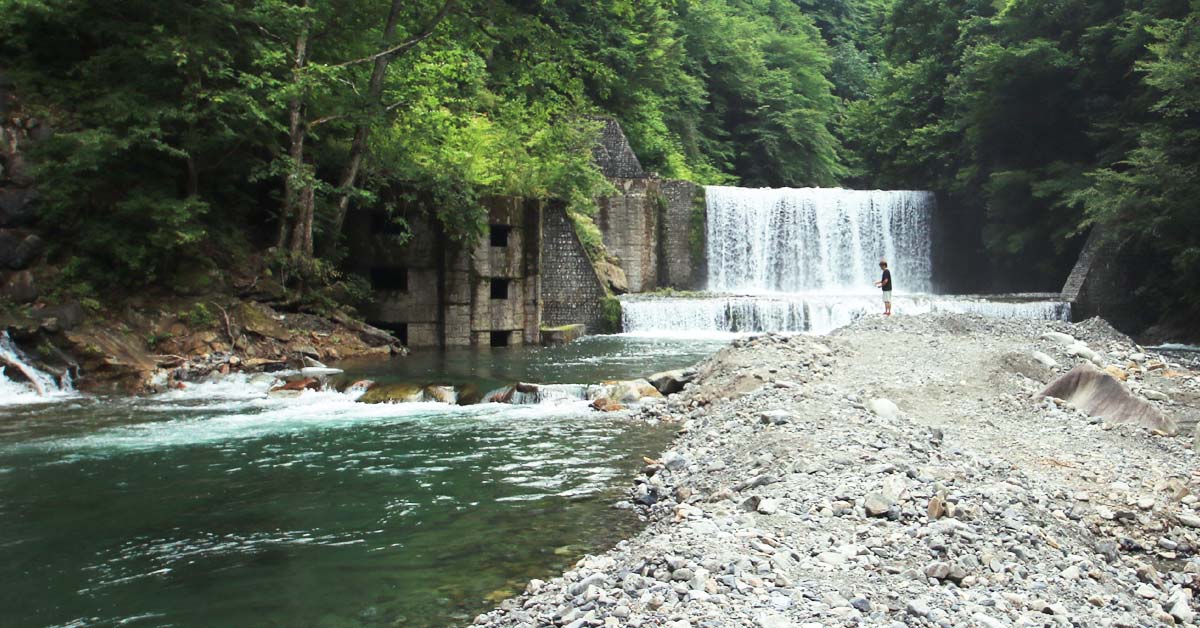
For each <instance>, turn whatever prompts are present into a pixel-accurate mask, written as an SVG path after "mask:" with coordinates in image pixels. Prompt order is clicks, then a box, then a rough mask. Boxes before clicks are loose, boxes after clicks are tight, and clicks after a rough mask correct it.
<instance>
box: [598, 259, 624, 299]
mask: <svg viewBox="0 0 1200 628" xmlns="http://www.w3.org/2000/svg"><path fill="white" fill-rule="evenodd" d="M596 274H597V275H599V276H600V280H601V281H603V282H604V284H605V285H606V286H608V289H609V290H610V291H612V293H613V294H625V293H626V292H629V279H628V278H626V277H625V271H624V270H622V269H621V267H620V266H617V265H616V264H611V263H609V262H606V261H604V260H600V261H598V262H596Z"/></svg>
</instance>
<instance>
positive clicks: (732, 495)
mask: <svg viewBox="0 0 1200 628" xmlns="http://www.w3.org/2000/svg"><path fill="white" fill-rule="evenodd" d="M1047 332H1057V333H1058V334H1067V335H1069V336H1071V337H1072V339H1074V340H1071V339H1066V338H1064V337H1063V336H1055V335H1054V334H1050V335H1046V333H1047ZM1076 341H1078V342H1076ZM1081 345H1082V346H1085V348H1087V349H1090V350H1091V351H1090V352H1089V351H1083V350H1080V349H1079V347H1080V346H1081ZM1088 359H1090V360H1091V361H1093V362H1097V363H1099V365H1100V366H1101V367H1109V369H1108V370H1109V371H1110V372H1112V373H1113V374H1114V375H1117V376H1118V377H1124V378H1125V379H1126V384H1127V385H1128V386H1129V388H1130V389H1132V390H1134V391H1135V392H1136V393H1137V394H1139V395H1141V396H1143V397H1144V398H1147V399H1149V400H1151V401H1152V403H1154V404H1156V405H1157V406H1159V407H1160V408H1161V409H1162V410H1163V411H1164V413H1165V414H1167V415H1168V416H1171V417H1173V418H1176V419H1177V420H1180V421H1181V422H1183V423H1184V424H1185V426H1184V427H1183V429H1182V433H1183V434H1186V437H1184V436H1176V437H1165V436H1157V435H1154V434H1151V433H1149V432H1148V431H1146V430H1145V429H1142V428H1139V427H1134V426H1128V425H1126V426H1113V425H1107V424H1105V422H1103V421H1101V420H1099V419H1096V418H1092V417H1088V416H1086V415H1084V414H1082V413H1080V412H1077V411H1075V410H1073V409H1071V408H1069V407H1062V406H1060V405H1058V404H1055V403H1054V402H1053V400H1037V399H1035V396H1036V393H1037V392H1038V391H1040V390H1041V389H1042V388H1043V387H1044V385H1045V384H1046V383H1047V382H1049V381H1051V380H1053V379H1054V378H1055V377H1057V376H1058V375H1060V374H1062V373H1065V372H1066V371H1067V370H1069V369H1070V368H1071V367H1073V366H1074V365H1075V363H1076V362H1079V361H1082V360H1088ZM1198 397H1200V376H1198V375H1197V373H1195V372H1193V371H1189V370H1187V369H1186V368H1184V367H1182V366H1179V365H1172V364H1168V363H1164V362H1163V361H1161V360H1160V359H1158V358H1157V357H1156V356H1154V355H1147V354H1146V353H1145V352H1144V351H1141V350H1140V348H1138V347H1137V346H1136V345H1133V344H1132V343H1131V342H1130V341H1129V339H1128V338H1125V337H1123V336H1121V335H1120V334H1118V333H1116V332H1114V331H1113V330H1112V329H1111V328H1109V327H1108V326H1107V325H1106V324H1104V323H1103V322H1102V321H1088V322H1085V323H1080V324H1077V325H1070V324H1065V323H1043V322H1030V321H997V320H989V319H982V318H977V317H970V316H949V315H944V316H929V317H911V318H910V317H894V318H892V319H884V318H882V317H872V318H866V319H863V320H860V321H859V322H858V323H856V324H855V325H853V326H851V327H849V328H846V329H843V330H840V331H838V332H837V333H835V334H834V335H832V336H831V337H779V336H763V337H758V338H753V339H745V340H741V341H738V342H736V343H735V344H734V345H733V346H731V347H729V348H728V349H725V350H723V351H722V352H720V353H719V354H717V355H716V356H714V357H713V358H712V359H710V360H708V361H707V362H705V363H703V364H702V365H701V366H700V378H699V380H698V381H697V382H696V383H695V384H691V385H689V386H688V387H687V388H686V389H685V390H684V392H682V393H680V394H678V395H675V396H673V397H671V398H670V400H669V401H668V402H667V403H666V404H661V405H657V406H651V407H648V408H645V409H643V410H642V414H643V415H644V416H646V417H647V418H650V419H662V420H676V421H679V422H680V436H679V438H678V439H677V441H676V442H675V444H674V446H673V448H672V449H671V450H670V451H668V452H665V453H664V454H663V455H662V456H660V457H659V458H658V459H657V460H654V461H649V464H648V465H647V467H646V469H645V471H644V474H643V475H642V476H640V477H638V478H637V479H636V483H635V486H634V488H633V489H632V491H631V495H630V497H631V501H632V502H634V503H636V504H637V505H636V507H637V508H639V509H640V510H641V512H642V514H643V515H644V516H645V518H646V519H647V520H648V522H649V523H648V526H647V528H646V529H645V530H644V531H643V532H642V533H641V534H639V535H638V536H636V537H634V538H632V539H629V540H626V541H623V542H621V543H620V544H618V545H617V547H615V548H614V549H613V550H612V551H610V552H608V553H607V554H604V555H601V556H592V557H587V558H585V559H583V560H581V561H580V562H579V563H578V564H577V565H576V566H575V568H574V569H573V570H571V571H568V572H567V573H565V574H563V575H562V576H561V577H558V578H555V579H553V580H551V581H549V582H542V581H537V580H535V581H532V582H530V583H529V586H528V588H527V590H526V592H525V593H524V594H523V595H521V596H519V597H517V598H514V599H511V600H507V601H505V602H504V603H503V604H502V605H501V606H500V608H498V609H496V610H494V611H492V612H490V613H487V614H484V615H481V616H480V617H478V618H477V619H476V622H475V623H476V624H480V625H487V626H569V627H570V628H582V627H584V626H671V627H673V628H688V627H694V626H695V627H698V626H762V627H765V628H775V627H784V626H802V627H805V628H815V627H817V626H824V627H834V626H895V627H897V628H899V627H901V626H944V627H947V628H948V627H957V626H982V627H985V628H993V627H999V626H1160V625H1171V624H1174V625H1193V624H1194V623H1195V621H1196V619H1195V617H1196V608H1197V606H1196V604H1195V602H1193V593H1194V592H1196V591H1197V589H1200V557H1198V556H1197V555H1196V550H1197V548H1198V547H1200V503H1198V498H1197V495H1195V494H1193V493H1200V475H1198V474H1197V473H1196V471H1195V467H1194V465H1193V462H1194V459H1195V458H1194V454H1193V450H1192V439H1191V433H1192V428H1191V425H1193V424H1194V418H1193V417H1194V415H1195V412H1196V408H1197V407H1198V406H1200V404H1198V403H1197V399H1198Z"/></svg>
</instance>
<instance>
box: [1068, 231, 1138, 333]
mask: <svg viewBox="0 0 1200 628" xmlns="http://www.w3.org/2000/svg"><path fill="white" fill-rule="evenodd" d="M1134 267H1135V265H1133V264H1131V263H1130V261H1129V260H1125V259H1123V257H1122V255H1121V254H1120V251H1119V249H1118V247H1117V246H1116V245H1115V244H1114V243H1112V242H1109V241H1108V240H1106V239H1105V238H1104V234H1103V233H1102V232H1101V231H1100V229H1099V228H1093V229H1092V232H1091V233H1090V234H1089V235H1088V239H1087V242H1086V243H1085V244H1084V245H1083V250H1082V251H1080V253H1079V260H1078V261H1077V262H1075V268H1073V269H1072V270H1071V274H1070V276H1068V277H1067V282H1066V284H1064V285H1063V290H1062V296H1063V300H1065V301H1068V302H1070V304H1071V318H1073V319H1074V320H1076V321H1081V320H1085V319H1088V318H1091V317H1093V316H1100V317H1102V318H1104V319H1105V320H1107V321H1108V322H1110V323H1112V324H1113V326H1115V327H1117V328H1118V329H1123V330H1138V329H1143V328H1145V327H1146V326H1147V325H1149V324H1150V323H1152V322H1154V321H1153V320H1152V319H1153V316H1152V315H1151V314H1150V313H1149V312H1146V311H1143V309H1142V308H1140V307H1139V306H1138V304H1137V301H1136V299H1135V297H1134V295H1135V294H1136V293H1135V290H1136V288H1137V283H1138V282H1137V281H1136V279H1135V278H1134V277H1133V275H1132V273H1131V272H1130V269H1132V268H1134Z"/></svg>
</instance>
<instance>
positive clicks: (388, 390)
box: [358, 384, 425, 403]
mask: <svg viewBox="0 0 1200 628" xmlns="http://www.w3.org/2000/svg"><path fill="white" fill-rule="evenodd" d="M424 398H425V391H424V390H423V389H422V388H421V387H420V386H417V385H415V384H375V385H374V386H371V387H370V388H368V389H367V392H365V393H363V395H362V396H361V397H359V398H358V401H360V402H362V403H409V402H413V401H423V400H424Z"/></svg>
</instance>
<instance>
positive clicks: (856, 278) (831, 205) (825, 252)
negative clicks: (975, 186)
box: [706, 187, 934, 294]
mask: <svg viewBox="0 0 1200 628" xmlns="http://www.w3.org/2000/svg"><path fill="white" fill-rule="evenodd" d="M706 197H707V203H708V227H707V238H708V289H709V290H712V291H714V292H729V293H738V294H747V293H762V292H811V291H832V290H837V291H843V292H858V291H863V290H865V289H869V288H870V287H871V284H872V282H874V281H876V280H877V279H878V278H879V277H878V274H879V273H878V263H879V260H880V259H887V260H888V261H889V263H890V264H891V267H892V269H893V275H894V276H895V277H896V281H897V283H898V285H902V286H903V287H904V289H905V290H906V291H908V292H928V291H929V290H930V286H931V281H930V274H931V264H930V222H931V218H932V212H933V207H934V197H933V194H931V193H929V192H906V191H901V192H883V191H878V190H876V191H869V192H868V191H855V190H841V189H823V188H803V189H790V188H785V189H748V188H734V187H709V188H707V189H706Z"/></svg>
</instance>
